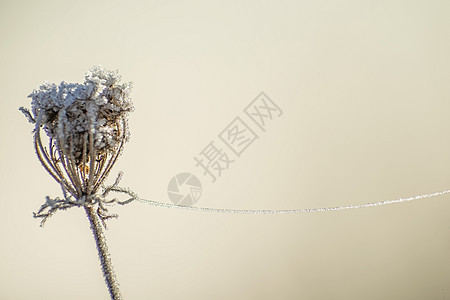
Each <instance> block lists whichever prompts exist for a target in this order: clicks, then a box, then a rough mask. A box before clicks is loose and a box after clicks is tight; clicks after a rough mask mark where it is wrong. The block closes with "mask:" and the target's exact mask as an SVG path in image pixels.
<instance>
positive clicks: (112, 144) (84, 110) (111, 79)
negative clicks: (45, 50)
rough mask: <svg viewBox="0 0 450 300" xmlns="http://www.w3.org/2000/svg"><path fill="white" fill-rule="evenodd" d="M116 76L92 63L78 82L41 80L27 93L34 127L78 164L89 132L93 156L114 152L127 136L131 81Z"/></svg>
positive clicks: (115, 72)
mask: <svg viewBox="0 0 450 300" xmlns="http://www.w3.org/2000/svg"><path fill="white" fill-rule="evenodd" d="M120 79H121V77H120V76H119V75H118V73H117V71H107V70H105V69H103V68H102V67H101V66H95V67H93V68H92V69H90V70H89V71H88V72H87V74H86V75H85V80H84V83H82V84H78V83H67V82H61V83H60V84H59V85H56V84H54V83H47V82H45V83H44V84H42V85H41V86H40V87H39V89H37V90H34V91H33V92H32V93H31V94H30V95H29V97H30V98H31V99H32V102H31V112H32V114H33V117H34V120H35V121H36V126H37V127H41V126H42V127H43V129H44V130H45V132H46V133H47V135H48V136H49V137H50V138H52V139H53V140H54V141H55V142H56V143H55V144H56V147H61V146H60V145H62V146H63V147H64V149H61V150H64V151H65V152H67V151H70V155H73V157H74V158H75V160H76V161H77V162H78V163H80V162H81V159H82V156H83V148H84V151H87V153H86V154H87V155H88V154H89V147H88V148H87V149H86V144H85V143H86V140H87V139H88V138H89V136H90V135H91V136H92V138H93V146H94V150H95V152H96V154H97V155H101V154H104V153H111V152H114V151H116V149H117V147H118V145H119V143H120V142H121V141H122V140H123V139H125V141H127V140H128V138H129V133H128V129H127V128H126V120H127V117H128V113H129V112H130V111H132V110H133V103H132V102H131V99H130V91H131V83H120ZM124 125H125V126H124ZM124 127H125V128H124ZM124 130H125V132H124Z"/></svg>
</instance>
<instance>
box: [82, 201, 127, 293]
mask: <svg viewBox="0 0 450 300" xmlns="http://www.w3.org/2000/svg"><path fill="white" fill-rule="evenodd" d="M84 210H85V211H86V215H87V217H88V219H89V223H90V224H91V229H92V234H93V235H94V239H95V244H96V245H97V251H98V257H99V259H100V264H101V267H102V271H103V276H104V277H105V282H106V286H107V287H108V291H109V294H110V295H111V299H113V300H121V299H123V298H122V295H121V294H120V290H119V283H118V282H117V278H116V274H115V273H114V268H113V265H112V262H111V255H110V254H109V250H108V245H107V244H106V237H105V235H104V234H103V228H102V224H101V222H100V220H99V218H98V216H97V212H96V211H95V209H94V208H93V207H88V206H85V207H84Z"/></svg>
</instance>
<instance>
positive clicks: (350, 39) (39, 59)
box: [0, 0, 450, 300]
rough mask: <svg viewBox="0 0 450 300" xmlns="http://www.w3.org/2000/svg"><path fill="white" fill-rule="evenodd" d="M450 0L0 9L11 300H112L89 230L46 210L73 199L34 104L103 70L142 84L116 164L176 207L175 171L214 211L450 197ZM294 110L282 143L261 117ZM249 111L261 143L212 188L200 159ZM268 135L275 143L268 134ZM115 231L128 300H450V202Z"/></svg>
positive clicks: (174, 218)
mask: <svg viewBox="0 0 450 300" xmlns="http://www.w3.org/2000/svg"><path fill="white" fill-rule="evenodd" d="M449 16H450V2H448V1H398V0H394V1H356V0H355V1H325V0H321V1H284V0H278V1H272V0H269V1H264V2H262V1H227V2H224V1H127V2H125V1H121V2H114V1H77V2H75V1H35V2H30V1H1V2H0V38H1V47H0V65H1V66H2V67H1V71H0V87H1V88H0V101H1V106H2V112H3V113H4V115H2V117H1V118H0V123H1V127H2V128H3V130H2V131H1V133H0V135H1V138H0V141H1V150H0V151H1V155H0V189H1V191H2V194H3V197H2V200H1V201H0V212H1V218H0V266H1V267H0V298H1V299H67V300H69V299H108V297H109V295H108V293H107V289H106V287H105V284H104V281H103V278H102V274H101V271H100V266H99V262H98V259H97V252H96V249H95V244H94V240H93V237H92V235H91V232H90V229H89V224H88V220H87V218H86V216H85V214H84V212H83V210H81V209H77V208H73V209H70V210H69V211H65V212H59V213H57V214H56V215H55V216H54V217H53V218H51V219H50V220H49V221H48V222H47V224H46V226H45V227H44V228H43V229H42V228H40V227H39V221H38V220H35V219H33V218H32V212H33V211H37V210H38V209H39V207H40V205H41V204H42V203H43V202H44V201H45V196H46V195H49V196H50V197H57V196H61V191H60V188H59V186H58V185H57V184H56V182H54V180H53V179H52V178H51V177H50V176H49V175H48V174H47V173H46V171H45V170H44V168H42V167H41V165H40V163H39V161H38V160H37V158H36V157H35V155H34V149H33V145H32V134H31V132H32V129H33V126H32V125H31V124H29V123H27V121H26V119H25V118H24V117H23V115H22V114H21V113H20V112H19V110H18V107H20V106H25V107H30V99H29V98H27V96H28V95H29V94H30V93H31V92H32V91H33V89H35V88H38V87H39V85H40V84H41V83H42V82H43V81H49V82H56V83H59V82H60V81H68V82H83V79H84V77H83V76H84V73H85V72H86V71H87V70H88V69H89V68H91V67H92V66H93V65H97V64H101V65H102V66H103V67H105V68H106V69H112V70H115V69H118V70H119V73H120V74H121V75H122V78H123V80H124V81H133V83H134V88H133V92H132V95H133V99H134V104H135V111H134V112H133V113H132V114H131V115H130V128H131V139H130V142H129V143H128V144H127V145H126V147H125V151H124V153H123V155H122V156H121V158H120V159H119V161H118V163H117V164H116V166H115V168H114V169H113V172H112V173H111V175H110V178H109V183H112V182H113V180H114V179H115V176H116V174H117V173H118V172H119V171H124V173H125V175H124V178H123V180H122V183H121V185H122V186H128V187H130V188H131V189H133V190H134V191H135V192H136V193H138V194H139V195H140V196H141V197H142V198H145V199H151V200H156V201H160V202H167V203H170V200H169V198H168V195H167V186H168V183H169V181H170V179H171V178H172V177H173V176H175V175H176V174H178V173H182V172H190V173H193V174H195V175H196V176H197V177H198V178H199V180H200V181H201V183H202V187H203V191H202V195H201V198H200V199H199V201H198V202H197V203H196V204H195V205H196V206H202V207H221V208H222V207H223V208H236V209H239V208H241V209H289V208H314V207H328V206H340V205H348V204H362V203H366V202H375V201H383V200H390V199H396V198H400V197H410V196H414V195H419V194H425V193H431V192H435V191H442V190H446V189H449V188H450V173H449V167H450V156H449V153H450V139H449V138H448V135H449V128H450V118H449V112H450V101H449V100H450V85H449V80H450V56H449V53H450V39H449V37H450V18H449ZM261 91H264V92H265V93H266V94H267V96H269V97H270V98H271V99H272V100H273V101H274V102H275V103H276V104H277V105H278V106H279V107H280V108H281V109H282V110H283V114H282V115H281V116H280V117H277V118H274V119H273V122H270V124H269V126H268V127H267V130H266V131H265V132H263V131H261V130H259V129H258V128H257V127H255V124H252V123H251V121H250V120H249V119H248V118H247V119H245V114H244V112H243V110H244V108H245V107H246V106H247V105H248V104H249V103H250V102H251V101H252V100H253V99H255V97H256V96H257V95H258V94H259V93H260V92H261ZM237 116H240V117H242V119H243V120H245V121H246V122H247V124H248V125H249V126H253V127H252V128H253V129H254V130H255V132H256V133H257V134H258V135H259V138H258V139H257V140H256V141H255V142H254V143H252V144H251V146H249V147H248V148H247V149H246V150H245V152H243V153H242V155H241V156H240V157H232V156H231V154H232V153H231V154H230V157H231V158H233V159H236V161H235V162H234V163H233V164H231V165H230V167H229V169H228V170H226V171H224V172H223V173H222V175H221V176H220V177H219V178H217V180H216V181H215V182H214V183H213V182H211V179H210V178H209V177H208V176H204V175H203V172H202V170H201V169H200V168H199V167H196V166H195V164H196V162H195V161H194V156H198V155H199V153H200V152H201V151H202V150H203V149H204V148H205V147H206V146H207V145H208V144H209V143H210V142H211V141H215V142H216V143H217V146H221V147H222V148H223V150H224V151H229V149H227V148H226V146H225V145H224V144H223V143H222V144H221V141H220V138H219V137H218V135H219V134H220V133H221V132H222V130H224V129H225V128H226V127H227V125H228V124H230V122H231V121H232V120H233V119H234V118H235V117H237ZM258 130H259V131H258ZM111 211H112V212H117V213H119V214H120V218H119V219H118V220H112V221H110V222H109V230H108V231H107V237H108V240H109V248H110V251H111V254H112V260H113V263H114V265H115V270H116V272H117V276H118V279H119V282H120V284H121V288H122V294H123V296H124V298H125V299H171V300H172V299H195V300H200V299H233V300H239V299H409V300H411V299H449V298H450V260H449V259H448V254H449V253H450V218H449V212H450V202H449V196H439V197H435V198H432V199H425V200H420V201H415V202H410V203H405V204H397V205H390V206H383V207H377V208H369V209H361V210H354V211H341V212H326V213H316V214H295V215H230V214H214V213H202V212H190V211H182V210H177V209H167V208H159V207H153V206H149V205H146V204H143V203H138V202H136V203H131V204H129V205H126V206H124V207H115V208H112V209H111Z"/></svg>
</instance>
